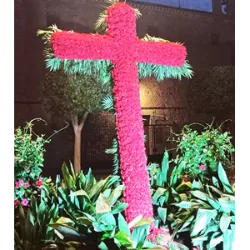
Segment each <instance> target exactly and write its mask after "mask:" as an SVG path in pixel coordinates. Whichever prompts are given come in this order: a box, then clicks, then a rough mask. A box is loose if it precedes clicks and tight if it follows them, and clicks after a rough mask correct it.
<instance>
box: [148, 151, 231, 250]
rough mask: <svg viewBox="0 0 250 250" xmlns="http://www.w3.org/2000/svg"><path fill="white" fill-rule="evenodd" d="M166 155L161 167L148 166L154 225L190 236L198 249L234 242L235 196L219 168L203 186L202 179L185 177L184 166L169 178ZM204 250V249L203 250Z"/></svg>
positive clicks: (178, 234) (227, 245)
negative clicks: (154, 218)
mask: <svg viewBox="0 0 250 250" xmlns="http://www.w3.org/2000/svg"><path fill="white" fill-rule="evenodd" d="M169 163H170V161H169V159H168V153H167V152H165V154H164V158H163V161H162V164H161V166H158V165H157V164H151V165H150V166H149V173H150V181H151V193H152V200H153V205H154V210H155V214H156V219H157V223H158V225H166V224H168V225H169V228H170V229H171V231H172V230H173V235H177V236H178V237H179V236H180V235H181V234H182V233H183V232H188V233H189V234H190V237H191V240H192V244H193V245H194V246H199V247H200V249H213V250H214V249H215V246H216V245H218V244H220V243H221V244H223V247H224V249H231V245H232V244H233V242H234V230H235V229H234V228H235V196H234V187H233V186H231V185H230V183H229V181H228V178H227V175H226V172H225V171H224V169H223V167H222V164H221V163H219V164H218V167H217V173H215V174H214V175H213V176H210V179H209V180H207V182H205V183H204V182H202V181H203V180H204V178H203V176H202V175H198V176H196V179H191V178H188V177H185V168H184V164H183V163H182V162H181V163H180V164H179V165H176V166H175V167H174V169H173V171H172V173H171V174H170V176H169ZM204 247H206V248H204Z"/></svg>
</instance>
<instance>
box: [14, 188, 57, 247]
mask: <svg viewBox="0 0 250 250" xmlns="http://www.w3.org/2000/svg"><path fill="white" fill-rule="evenodd" d="M41 196H43V193H42V194H41ZM58 218H59V216H58V206H57V205H56V204H53V206H51V207H50V206H48V204H46V203H45V202H44V201H43V200H41V201H40V203H39V201H37V200H36V198H35V197H32V198H31V204H30V208H29V209H28V210H27V211H25V209H24V208H23V207H22V206H21V204H19V208H18V211H17V214H16V218H15V228H14V239H15V250H37V249H42V248H43V247H45V246H46V245H48V244H47V243H49V242H50V241H53V240H55V234H54V232H53V228H52V227H48V226H47V225H48V224H49V223H54V222H55V221H56V220H57V219H58Z"/></svg>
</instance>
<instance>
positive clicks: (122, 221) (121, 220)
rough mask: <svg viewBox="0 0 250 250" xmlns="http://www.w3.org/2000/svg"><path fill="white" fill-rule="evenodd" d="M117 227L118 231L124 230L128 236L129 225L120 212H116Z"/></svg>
mask: <svg viewBox="0 0 250 250" xmlns="http://www.w3.org/2000/svg"><path fill="white" fill-rule="evenodd" d="M118 228H119V231H121V232H124V233H126V234H127V235H128V236H130V230H129V226H128V224H127V222H126V220H125V219H124V217H123V216H122V214H121V213H119V214H118Z"/></svg>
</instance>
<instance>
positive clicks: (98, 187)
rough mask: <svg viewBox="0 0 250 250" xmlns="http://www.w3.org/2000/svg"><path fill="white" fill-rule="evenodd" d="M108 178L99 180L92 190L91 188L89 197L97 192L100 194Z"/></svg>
mask: <svg viewBox="0 0 250 250" xmlns="http://www.w3.org/2000/svg"><path fill="white" fill-rule="evenodd" d="M105 183H106V180H100V181H98V182H97V183H96V184H95V185H94V186H93V187H92V188H91V189H90V190H89V198H90V199H91V198H92V197H93V196H94V195H95V194H99V193H100V192H101V190H102V188H103V186H104V185H105Z"/></svg>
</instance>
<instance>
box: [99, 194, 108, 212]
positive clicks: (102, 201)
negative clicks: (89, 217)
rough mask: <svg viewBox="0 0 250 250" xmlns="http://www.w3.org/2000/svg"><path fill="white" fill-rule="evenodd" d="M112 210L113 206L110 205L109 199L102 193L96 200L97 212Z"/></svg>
mask: <svg viewBox="0 0 250 250" xmlns="http://www.w3.org/2000/svg"><path fill="white" fill-rule="evenodd" d="M110 211H111V207H110V205H109V202H108V200H107V199H106V198H105V197H104V195H103V194H100V195H99V197H98V199H97V201H96V213H97V214H102V213H108V212H110Z"/></svg>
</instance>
